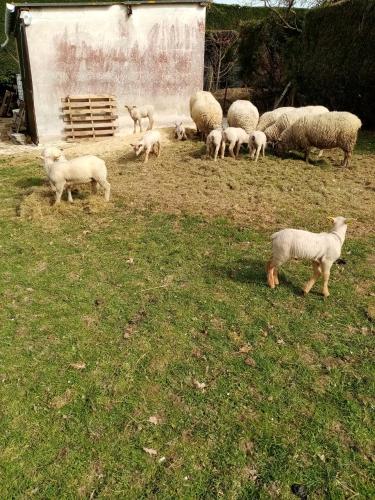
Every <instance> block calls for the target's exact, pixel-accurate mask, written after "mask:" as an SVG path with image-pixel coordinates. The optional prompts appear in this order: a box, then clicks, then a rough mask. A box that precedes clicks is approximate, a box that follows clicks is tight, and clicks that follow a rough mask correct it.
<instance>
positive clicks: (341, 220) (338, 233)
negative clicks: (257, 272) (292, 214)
mask: <svg viewBox="0 0 375 500" xmlns="http://www.w3.org/2000/svg"><path fill="white" fill-rule="evenodd" d="M329 219H330V220H331V221H332V222H333V228H332V229H331V231H330V232H329V233H311V232H310V231H303V230H301V229H282V230H281V231H278V232H277V233H274V234H273V235H272V236H271V239H272V257H271V259H270V260H269V261H268V263H267V281H268V285H269V286H270V287H271V288H275V286H276V285H278V284H279V279H278V267H280V266H281V265H282V264H284V263H285V262H287V261H288V260H290V259H308V260H311V261H312V265H313V271H314V274H313V276H312V278H310V279H309V281H308V282H307V283H306V284H305V286H304V288H303V292H304V294H305V295H307V294H308V293H309V291H310V290H311V288H312V287H313V285H314V284H315V282H316V280H317V279H318V278H319V277H320V276H321V274H323V295H324V297H325V298H327V297H328V296H329V291H328V280H329V275H330V270H331V267H332V264H333V263H334V262H335V260H337V259H338V258H339V257H340V254H341V248H342V245H343V243H344V240H345V235H346V230H347V222H348V221H349V219H346V218H345V217H341V216H340V217H336V218H333V217H329Z"/></svg>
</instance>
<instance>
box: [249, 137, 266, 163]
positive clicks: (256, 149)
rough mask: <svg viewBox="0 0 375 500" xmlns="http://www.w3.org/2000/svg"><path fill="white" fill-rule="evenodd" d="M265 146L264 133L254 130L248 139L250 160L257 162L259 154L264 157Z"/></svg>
mask: <svg viewBox="0 0 375 500" xmlns="http://www.w3.org/2000/svg"><path fill="white" fill-rule="evenodd" d="M266 146H267V137H266V134H265V133H264V132H262V131H261V130H255V132H253V133H252V134H250V137H249V154H250V158H252V159H253V160H254V157H255V161H258V158H259V153H260V152H262V156H263V157H264V153H265V150H266Z"/></svg>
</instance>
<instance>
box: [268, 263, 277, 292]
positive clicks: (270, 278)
mask: <svg viewBox="0 0 375 500" xmlns="http://www.w3.org/2000/svg"><path fill="white" fill-rule="evenodd" d="M274 269H275V265H274V263H273V262H272V259H270V260H269V261H268V262H267V282H268V285H269V286H270V287H271V288H275V278H274V274H273V271H274Z"/></svg>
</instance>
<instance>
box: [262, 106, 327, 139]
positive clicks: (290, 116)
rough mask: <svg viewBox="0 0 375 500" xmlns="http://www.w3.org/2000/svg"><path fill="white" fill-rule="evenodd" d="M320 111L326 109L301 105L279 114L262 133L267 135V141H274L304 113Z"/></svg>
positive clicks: (316, 113)
mask: <svg viewBox="0 0 375 500" xmlns="http://www.w3.org/2000/svg"><path fill="white" fill-rule="evenodd" d="M322 113H328V109H327V108H326V107H324V106H303V107H301V108H295V109H292V110H290V111H288V112H287V113H283V114H282V115H281V116H279V118H278V119H277V120H276V121H275V122H274V123H273V124H272V125H271V126H269V127H267V128H266V129H265V130H264V133H265V134H266V136H267V140H268V142H272V143H275V142H276V141H278V140H279V138H280V135H281V134H282V133H283V132H284V130H286V129H287V128H288V127H290V126H291V125H292V124H293V123H294V122H296V121H297V120H298V119H299V118H302V117H303V116H306V115H318V114H322Z"/></svg>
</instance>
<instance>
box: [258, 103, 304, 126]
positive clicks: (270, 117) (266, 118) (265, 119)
mask: <svg viewBox="0 0 375 500" xmlns="http://www.w3.org/2000/svg"><path fill="white" fill-rule="evenodd" d="M293 109H296V108H294V107H293V106H284V107H281V108H276V109H273V110H272V111H266V113H263V114H262V116H261V117H260V118H259V122H258V125H257V127H256V129H257V130H262V131H264V130H266V128H268V127H270V126H271V125H273V124H274V123H275V121H276V120H277V119H278V118H279V117H280V116H281V115H283V114H285V113H289V112H290V111H293Z"/></svg>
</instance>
